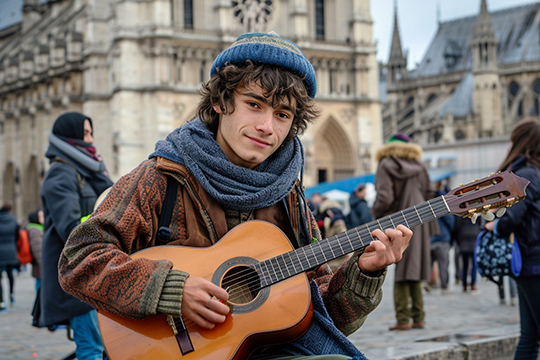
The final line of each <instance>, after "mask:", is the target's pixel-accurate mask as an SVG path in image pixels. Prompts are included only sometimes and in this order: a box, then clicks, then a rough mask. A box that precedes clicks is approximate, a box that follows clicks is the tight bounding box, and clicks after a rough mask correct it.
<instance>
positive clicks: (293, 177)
mask: <svg viewBox="0 0 540 360" xmlns="http://www.w3.org/2000/svg"><path fill="white" fill-rule="evenodd" d="M210 74H211V78H210V80H209V81H208V82H207V83H206V84H204V85H203V87H202V89H201V90H200V94H201V101H200V102H199V105H198V108H197V117H196V118H194V119H192V120H191V121H189V122H187V123H186V124H183V125H182V126H180V128H178V129H176V130H173V131H172V132H171V133H170V134H169V135H168V136H167V138H166V139H165V140H161V141H158V142H157V144H156V149H155V152H154V153H152V154H151V155H150V156H149V159H147V160H145V161H143V162H142V163H141V164H140V165H139V166H138V167H137V168H135V169H134V170H133V171H131V172H130V173H129V174H127V175H125V176H123V177H121V178H120V179H119V180H118V181H117V182H116V184H115V185H114V186H113V187H112V189H111V191H110V192H109V194H108V195H107V197H106V198H105V200H103V202H102V203H101V204H100V205H99V207H98V208H97V209H96V211H95V212H94V213H93V214H92V215H91V216H90V218H89V219H88V220H86V221H85V222H84V223H82V224H81V225H80V226H78V227H77V228H76V229H75V230H74V231H73V232H72V234H71V235H70V237H69V240H68V242H67V243H66V247H65V248H64V251H63V253H62V256H61V258H60V263H59V265H60V272H59V277H60V281H61V283H62V286H63V288H64V289H65V290H66V291H69V292H70V293H72V294H74V295H76V296H78V297H79V298H81V299H83V300H85V301H88V302H89V303H91V304H93V305H94V306H96V307H97V308H99V309H100V310H103V311H106V312H108V313H111V314H114V315H115V316H117V317H119V318H120V317H121V318H124V319H147V318H149V317H152V316H154V315H158V314H159V315H167V316H158V317H157V318H160V319H162V320H164V321H166V320H165V318H168V319H169V320H170V323H169V325H170V324H172V325H175V323H177V322H179V321H180V320H179V319H183V322H184V323H185V326H186V327H189V328H194V330H195V329H199V330H195V331H202V332H204V334H208V336H210V338H212V339H215V341H214V340H213V341H212V342H213V344H215V345H213V346H215V347H216V348H219V349H224V351H226V349H227V348H228V347H227V346H225V345H224V344H223V343H220V341H225V340H226V337H222V336H220V335H219V334H220V332H219V331H220V330H219V329H223V327H224V326H225V327H228V326H235V325H238V323H239V322H241V321H242V317H241V313H238V316H240V317H239V318H236V317H235V318H234V319H235V320H234V324H233V321H231V315H230V312H231V308H230V307H229V306H227V305H226V304H227V303H229V304H230V301H229V300H231V299H232V302H233V303H236V305H232V306H233V308H234V309H236V310H238V311H243V310H241V309H242V308H244V305H242V304H243V303H244V302H245V299H244V297H249V294H247V293H242V290H243V289H245V287H242V285H241V284H237V282H235V281H233V286H232V287H233V288H232V289H231V288H230V287H229V286H227V285H223V287H222V286H220V284H217V283H215V282H212V281H210V279H208V278H206V277H203V276H202V275H201V274H200V272H199V273H197V271H194V269H193V268H192V267H189V266H188V263H187V261H188V260H187V258H185V259H184V260H183V261H176V263H173V259H170V258H169V259H168V258H167V256H165V257H159V259H161V260H157V259H151V258H150V257H148V256H144V254H141V256H140V257H136V256H131V257H130V255H131V254H133V253H134V252H136V251H139V250H142V249H144V251H145V252H147V251H160V250H164V251H165V252H167V251H168V250H167V249H166V248H164V249H153V248H152V249H148V248H151V247H155V246H156V245H158V244H161V243H163V242H164V243H165V244H169V245H182V246H181V247H176V246H175V247H174V249H176V250H178V251H179V252H181V253H182V254H184V256H187V257H189V258H190V259H193V261H195V262H197V263H200V265H201V266H203V267H204V266H207V267H208V270H210V269H211V266H213V265H214V264H213V262H212V254H214V253H213V252H212V250H214V251H215V250H217V251H218V252H219V253H220V254H221V253H222V252H221V251H220V250H219V249H220V248H221V249H227V251H230V252H235V251H234V249H235V246H234V245H236V244H238V243H240V244H241V249H238V248H236V251H238V252H243V251H252V250H254V249H256V248H263V249H264V246H265V245H266V246H267V248H269V249H274V247H275V245H273V244H275V242H272V240H273V236H272V235H271V234H269V233H268V232H270V233H271V232H272V231H271V230H275V231H277V232H279V233H280V234H282V236H283V237H284V238H283V239H284V240H285V239H286V240H285V241H287V240H288V242H290V246H291V248H293V247H294V248H300V247H305V246H310V245H311V244H312V243H314V242H317V241H320V240H321V237H320V233H319V230H318V226H317V224H316V221H315V218H314V217H313V214H312V213H311V211H309V208H308V205H307V200H306V198H305V197H304V196H303V190H302V183H301V179H302V172H303V167H304V152H303V149H302V143H301V142H300V139H299V137H298V135H299V134H301V133H302V132H303V131H304V130H305V129H306V127H307V125H308V124H309V123H310V122H311V121H313V120H315V119H316V117H317V116H318V113H319V112H318V110H317V108H316V106H315V102H314V100H313V99H314V97H315V93H316V76H315V70H314V68H313V66H312V65H311V63H309V61H308V60H307V59H306V58H305V56H304V55H303V53H302V51H301V50H300V49H299V48H298V46H297V45H296V44H294V43H293V42H291V41H289V40H286V39H284V38H282V37H280V36H279V35H277V34H276V33H274V32H271V33H248V34H243V35H241V36H239V37H238V38H237V40H236V41H235V42H234V43H233V44H232V45H231V47H229V48H228V49H226V50H224V51H222V52H221V53H220V54H219V55H218V56H217V58H216V59H215V61H214V63H213V64H212V66H211V73H210ZM167 188H169V189H171V188H172V189H174V188H176V193H174V192H172V190H171V192H168V191H167ZM166 194H169V195H166ZM172 194H174V195H172ZM171 199H172V200H171ZM165 201H167V202H166V203H165ZM169 202H172V204H173V206H171V207H168V206H166V205H167V204H169ZM164 208H165V209H166V210H169V211H170V212H171V214H169V215H170V216H167V220H166V222H165V224H167V225H168V231H159V232H158V230H159V229H160V228H162V227H163V226H160V225H159V222H160V221H159V219H162V218H161V216H165V215H163V212H162V211H163V209H164ZM252 220H263V221H264V222H263V221H252ZM272 225H273V226H272ZM246 228H249V229H252V231H251V232H250V231H249V230H247V231H246V232H247V234H245V235H246V236H243V237H241V238H240V239H238V238H236V239H235V240H238V241H232V242H229V241H227V240H225V238H226V237H227V238H228V239H230V237H229V236H234V234H238V233H239V232H240V233H242V232H243V230H242V229H244V230H246ZM278 229H279V230H278ZM162 230H164V229H162ZM229 231H231V232H230V233H228V232H229ZM227 233H228V235H226V234H227ZM250 234H251V235H250ZM167 235H168V236H167ZM370 235H371V236H375V237H376V238H377V239H378V241H373V242H371V243H370V244H369V246H367V247H366V248H365V250H364V251H356V252H355V253H354V255H353V256H352V257H351V258H350V260H349V261H348V262H347V264H346V265H345V264H344V265H343V266H342V267H341V268H340V269H339V270H338V271H337V272H336V273H332V271H331V270H330V269H329V267H328V266H327V265H326V264H325V263H324V261H323V260H322V259H320V258H319V261H321V264H320V265H315V263H313V266H312V269H309V274H311V275H312V281H311V284H309V282H308V281H307V278H305V279H306V282H305V284H306V285H307V288H306V289H305V292H303V293H302V294H299V295H298V296H296V292H295V293H294V294H295V295H294V296H296V298H297V299H299V298H302V296H305V297H304V298H305V299H306V298H308V297H309V298H310V299H312V304H313V307H314V316H313V319H312V321H311V322H308V323H306V325H307V332H306V333H305V334H304V335H302V336H301V337H300V338H297V337H293V336H290V339H289V341H284V342H285V343H284V344H280V345H277V346H263V347H262V348H260V349H258V350H256V352H257V354H256V355H257V356H258V357H257V358H258V359H261V358H267V359H276V358H280V357H289V358H290V356H297V357H300V356H312V355H322V356H320V357H317V359H350V358H351V357H353V356H357V357H358V359H363V358H364V357H363V355H362V354H361V352H360V351H359V350H358V349H357V348H356V347H355V346H354V345H353V344H352V343H351V342H350V341H349V340H348V339H347V338H346V335H349V334H351V333H353V332H354V331H356V330H357V329H358V328H359V327H360V326H361V325H362V323H363V322H364V321H365V319H366V317H367V315H368V314H369V312H370V311H372V310H373V309H374V308H375V307H376V306H377V304H379V302H380V300H381V295H382V292H381V285H382V283H383V281H384V276H385V269H386V266H388V265H390V264H392V263H394V262H395V261H397V260H398V259H399V258H401V254H402V252H403V250H404V249H405V247H406V246H407V244H408V241H409V239H410V237H411V235H412V231H411V230H410V229H408V228H407V227H405V226H403V225H398V226H397V228H396V229H394V228H392V229H386V231H385V232H384V233H383V231H381V230H374V231H373V232H372V233H370ZM370 235H368V236H370ZM196 248H199V249H196ZM200 248H206V249H200ZM246 248H247V250H246ZM172 249H173V247H172V246H169V250H172ZM201 250H202V251H203V252H204V255H202V254H201V253H200V252H199V253H198V254H199V256H200V257H199V256H197V254H194V253H193V252H198V251H201ZM275 250H276V249H274V251H275ZM305 253H307V251H306V252H305ZM186 254H187V255H186ZM164 255H165V254H164ZM299 265H300V264H298V263H297V266H299ZM306 266H309V265H307V264H306ZM306 270H307V268H306ZM204 271H206V270H204ZM283 271H285V270H283ZM272 274H273V276H275V275H276V273H272ZM218 282H219V281H218ZM250 288H251V287H250ZM270 288H272V289H275V287H274V286H271V287H270V286H269V287H265V289H259V290H261V291H262V292H263V293H264V292H265V291H266V290H267V289H270ZM276 291H277V290H276ZM111 294H114V296H111ZM244 294H245V295H246V296H242V295H244ZM310 294H311V295H310ZM261 296H264V295H262V294H261ZM257 298H258V299H261V297H257ZM282 298H283V297H282ZM323 299H324V300H323ZM228 301H229V302H228ZM263 301H264V300H263ZM270 304H273V302H270ZM254 305H255V304H254ZM250 306H251V305H248V307H250ZM279 308H280V307H279V306H276V307H272V308H271V309H269V311H268V312H265V313H264V316H256V319H254V322H255V323H256V324H255V323H254V324H253V325H256V326H265V325H267V324H266V323H267V322H269V321H270V320H269V318H272V319H276V318H279V320H282V317H281V316H280V315H279V312H278V310H279ZM236 310H234V311H233V315H232V316H237V315H236V314H237V313H236ZM246 315H249V314H246ZM260 315H263V314H262V312H261V313H260ZM244 319H249V320H251V319H253V318H250V317H244ZM249 320H248V322H249ZM149 321H152V320H149ZM161 324H163V326H168V324H167V323H166V322H161ZM172 325H171V328H173V326H172ZM180 326H182V324H181V321H180ZM174 328H176V330H181V329H178V327H176V325H175V326H174ZM174 328H173V329H172V330H174ZM214 329H215V330H216V331H217V332H212V330H214ZM165 330H166V331H168V333H169V334H170V335H169V336H171V337H172V336H173V335H174V332H173V331H170V330H171V329H165ZM189 332H190V333H192V332H191V330H190V331H189ZM231 332H235V330H234V329H233V330H232V331H231ZM178 334H185V332H183V331H179V332H178ZM204 336H206V335H204ZM265 338H266V339H268V338H269V337H267V336H265ZM171 340H172V339H171ZM112 342H114V343H119V341H114V340H112ZM172 342H173V343H175V344H176V341H174V340H173V341H172ZM106 343H107V340H106ZM109 344H111V346H112V343H109ZM184 345H185V346H184ZM184 345H182V346H184V347H183V348H184V349H185V348H186V346H187V347H188V348H187V349H186V350H189V346H188V344H187V343H186V342H184ZM194 346H196V345H194ZM107 348H108V349H107V350H108V351H109V352H110V348H109V347H108V346H107ZM138 350H139V349H137V348H136V349H134V351H136V352H138ZM144 350H145V351H149V349H148V347H146V346H145V347H144ZM171 350H174V351H175V352H176V353H177V354H178V358H181V352H180V349H178V347H175V348H174V349H171ZM195 351H197V350H195ZM109 355H111V354H109ZM117 355H118V358H120V359H121V358H122V356H123V357H124V358H127V357H129V355H127V354H126V346H123V347H122V349H120V350H119V353H118V354H117ZM248 355H249V354H246V355H245V357H243V358H247V357H248ZM111 356H113V357H114V355H111ZM251 356H252V357H253V356H255V355H251ZM217 357H219V356H217Z"/></svg>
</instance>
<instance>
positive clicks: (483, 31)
mask: <svg viewBox="0 0 540 360" xmlns="http://www.w3.org/2000/svg"><path fill="white" fill-rule="evenodd" d="M472 41H473V42H474V43H476V42H485V41H490V42H492V41H495V42H496V41H497V38H496V37H495V31H493V24H492V22H491V15H490V14H489V11H488V8H487V0H482V2H481V4H480V14H479V15H478V20H477V21H476V27H475V28H474V31H473V36H472Z"/></svg>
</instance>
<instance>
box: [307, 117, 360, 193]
mask: <svg viewBox="0 0 540 360" xmlns="http://www.w3.org/2000/svg"><path fill="white" fill-rule="evenodd" d="M314 145H315V146H314V150H315V151H314V152H315V153H314V159H315V161H314V168H315V171H316V174H318V179H317V181H318V182H323V181H335V180H339V179H343V178H347V177H350V176H353V175H354V171H355V166H354V162H353V159H354V156H353V150H352V146H351V144H350V141H349V138H348V137H347V135H346V134H345V131H344V130H343V129H342V127H341V126H340V124H339V123H338V122H337V121H336V120H335V119H333V118H329V119H328V120H327V121H326V122H325V124H324V126H323V127H322V128H321V130H320V131H319V132H318V133H317V134H316V136H315V142H314Z"/></svg>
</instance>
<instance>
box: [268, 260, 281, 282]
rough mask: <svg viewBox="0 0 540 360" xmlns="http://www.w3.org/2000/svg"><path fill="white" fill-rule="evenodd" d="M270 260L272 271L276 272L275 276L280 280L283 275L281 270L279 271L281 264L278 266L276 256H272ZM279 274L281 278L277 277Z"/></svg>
mask: <svg viewBox="0 0 540 360" xmlns="http://www.w3.org/2000/svg"><path fill="white" fill-rule="evenodd" d="M269 260H270V264H272V268H273V269H274V272H275V273H276V277H277V279H278V280H281V279H284V278H285V276H283V272H282V271H281V266H279V263H278V260H277V256H276V257H273V258H271V259H269ZM276 268H277V270H278V271H279V272H278V271H276ZM280 274H281V278H280V277H279V275H280Z"/></svg>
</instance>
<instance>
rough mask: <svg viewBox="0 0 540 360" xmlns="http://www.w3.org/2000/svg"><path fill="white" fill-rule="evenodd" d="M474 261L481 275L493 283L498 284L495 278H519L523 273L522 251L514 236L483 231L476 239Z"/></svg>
mask: <svg viewBox="0 0 540 360" xmlns="http://www.w3.org/2000/svg"><path fill="white" fill-rule="evenodd" d="M474 261H475V262H476V266H477V268H478V272H479V273H480V275H481V276H483V277H486V278H488V279H489V280H491V281H493V282H496V281H495V279H494V277H495V276H497V277H499V276H505V275H510V276H519V274H520V273H521V266H522V262H521V251H520V249H519V245H518V243H517V241H515V238H514V234H510V236H509V237H504V236H500V235H495V234H494V233H493V232H492V231H487V230H482V231H481V232H480V234H478V237H477V238H476V245H475V247H474Z"/></svg>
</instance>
